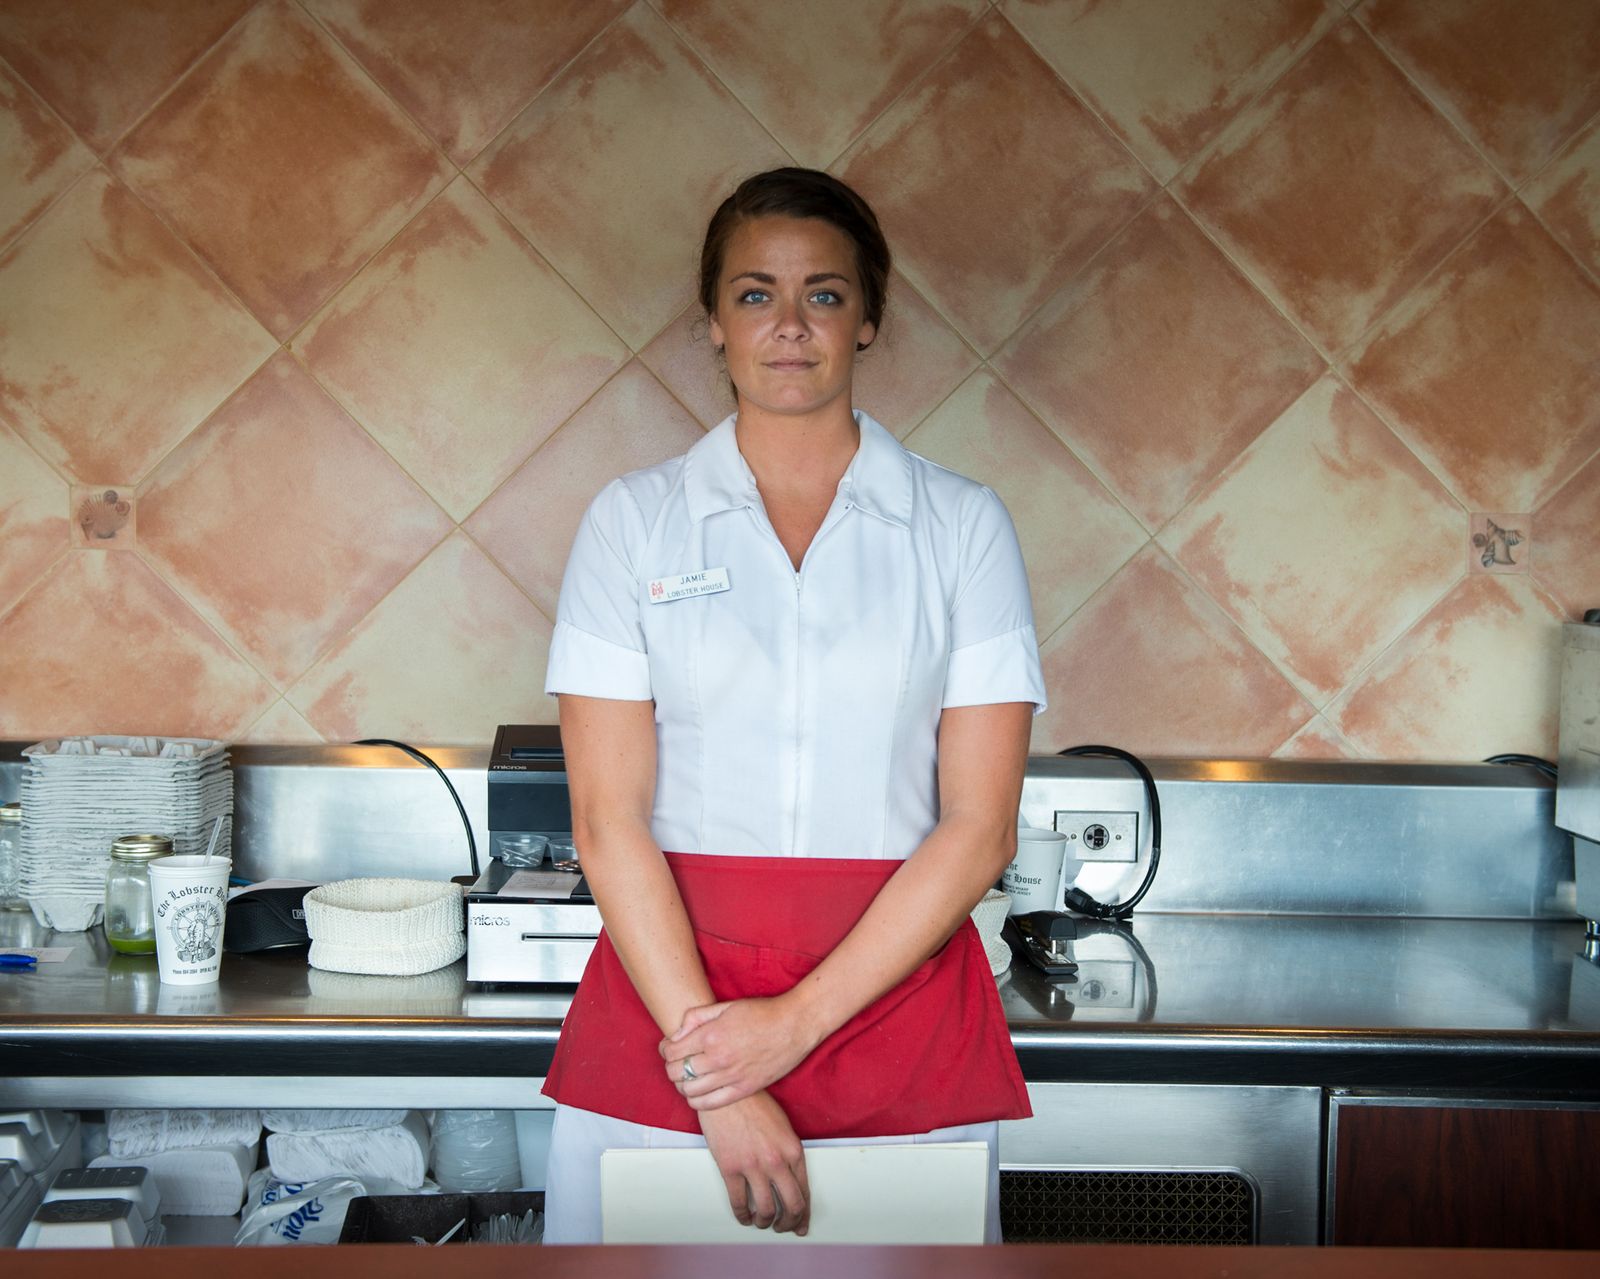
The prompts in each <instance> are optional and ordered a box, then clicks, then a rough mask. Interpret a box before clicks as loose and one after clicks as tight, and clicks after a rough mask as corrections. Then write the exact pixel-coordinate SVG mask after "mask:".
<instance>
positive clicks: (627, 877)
mask: <svg viewBox="0 0 1600 1279" xmlns="http://www.w3.org/2000/svg"><path fill="white" fill-rule="evenodd" d="M574 825H575V826H577V827H579V829H577V830H574V832H573V835H574V839H575V840H576V842H577V844H578V848H579V850H580V853H581V855H582V858H583V873H584V877H585V878H586V879H587V880H588V881H589V889H590V891H591V892H592V893H593V894H594V899H595V903H596V905H598V906H599V907H600V918H601V919H602V920H603V921H604V923H605V928H606V934H607V935H608V936H609V937H610V938H611V944H612V946H613V947H615V949H616V952H617V956H618V958H619V959H621V960H622V966H623V968H624V969H625V970H626V971H627V974H628V978H629V980H630V981H632V982H633V987H634V989H635V990H637V991H638V992H639V997H640V998H641V999H642V1000H644V1005H645V1007H646V1008H648V1009H649V1010H650V1015H651V1016H652V1017H653V1018H655V1021H656V1024H657V1025H658V1026H660V1027H661V1029H662V1030H663V1031H664V1032H666V1031H671V1030H674V1029H676V1028H677V1027H678V1026H679V1025H680V1024H681V1023H682V1021H683V1015H684V1013H685V1012H687V1011H688V1010H689V1009H690V1008H694V1007H696V1006H698V1005H701V1004H706V1003H709V1002H710V1001H711V998H712V994H711V986H710V983H708V982H707V981H706V974H705V968H704V966H703V965H702V964H701V962H700V952H699V951H698V950H697V949H696V947H695V942H694V930H693V929H692V928H691V927H690V924H689V915H688V912H687V911H686V910H685V909H684V905H683V898H682V897H681V896H679V894H678V886H677V883H676V882H675V881H674V880H673V878H672V871H671V870H670V869H669V868H668V866H667V862H666V859H665V858H664V857H663V856H662V854H661V850H660V849H659V848H657V847H656V843H655V840H654V839H653V838H652V837H651V834H650V831H649V828H648V827H646V826H644V825H643V824H642V823H639V822H637V821H600V822H587V823H585V822H581V821H578V820H575V821H574Z"/></svg>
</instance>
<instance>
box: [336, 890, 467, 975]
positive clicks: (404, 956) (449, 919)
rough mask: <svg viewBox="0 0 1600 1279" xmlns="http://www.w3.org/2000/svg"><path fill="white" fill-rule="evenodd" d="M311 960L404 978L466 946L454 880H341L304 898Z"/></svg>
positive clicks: (341, 969) (428, 969) (442, 961)
mask: <svg viewBox="0 0 1600 1279" xmlns="http://www.w3.org/2000/svg"><path fill="white" fill-rule="evenodd" d="M305 910H306V931H307V932H308V933H310V934H311V955H310V960H311V966H312V967H313V968H323V969H328V970H330V971H332V972H338V973H376V974H381V975H384V976H389V977H409V976H414V975H416V974H417V973H431V972H432V971H433V970H434V969H436V968H443V967H444V966H445V965H446V964H453V963H454V962H455V961H456V960H458V959H460V958H461V956H462V955H464V954H465V953H466V950H467V939H466V936H465V934H464V932H463V930H464V928H465V926H466V906H465V903H464V902H463V901H462V896H461V886H460V885H459V884H453V883H450V882H449V881H448V880H447V881H444V882H439V881H436V880H428V879H345V880H340V881H339V882H338V883H334V884H323V885H322V886H321V887H320V888H313V889H312V890H311V891H310V892H309V893H307V894H306V897H305Z"/></svg>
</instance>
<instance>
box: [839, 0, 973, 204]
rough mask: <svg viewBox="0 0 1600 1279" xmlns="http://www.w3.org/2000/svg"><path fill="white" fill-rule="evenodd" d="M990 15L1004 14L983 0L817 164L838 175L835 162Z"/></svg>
mask: <svg viewBox="0 0 1600 1279" xmlns="http://www.w3.org/2000/svg"><path fill="white" fill-rule="evenodd" d="M991 15H1000V16H1002V17H1003V16H1004V15H1003V14H1000V10H999V7H998V6H997V5H996V4H995V3H994V0H984V3H983V4H982V5H981V6H980V7H979V10H978V12H977V13H976V14H975V15H974V16H973V17H972V18H970V19H969V20H968V21H967V23H966V25H965V26H963V27H962V28H961V29H960V31H959V32H957V34H956V35H954V36H953V37H952V38H951V39H950V41H949V42H948V43H947V44H945V45H943V46H941V47H940V48H939V49H937V50H935V51H934V52H933V53H932V54H930V55H929V56H928V61H927V64H926V65H925V66H924V67H923V68H922V70H921V71H919V72H917V73H916V74H915V75H913V76H912V77H911V78H910V79H909V80H907V81H906V82H905V84H904V85H903V86H902V87H901V89H900V92H899V93H897V94H895V95H894V96H893V97H892V98H890V99H889V101H887V102H885V103H884V104H883V108H882V110H880V111H879V112H878V113H877V114H876V115H874V116H873V117H872V118H871V119H870V120H868V121H867V122H866V123H865V124H863V125H862V126H861V127H860V128H859V129H857V130H856V131H855V133H853V134H852V135H851V136H850V138H849V139H848V140H847V141H846V142H845V144H844V145H843V146H842V147H840V148H839V150H838V152H837V154H835V155H834V157H833V158H832V159H831V160H827V161H825V162H824V163H822V164H819V165H817V166H816V167H817V168H819V169H821V170H823V171H824V172H826V173H832V174H834V176H835V177H837V176H838V174H837V173H835V171H834V170H835V166H837V165H838V164H839V162H840V161H841V160H843V159H844V157H845V156H846V155H848V154H849V153H850V152H851V151H852V150H853V149H854V148H855V147H856V146H857V145H858V144H859V143H860V142H861V141H862V140H863V139H864V138H865V137H866V136H867V134H869V133H871V132H872V130H873V129H874V128H875V127H876V126H877V125H878V123H879V122H880V121H881V120H883V118H884V117H885V116H887V115H888V114H889V113H890V112H892V111H893V110H894V109H895V108H896V107H897V106H899V105H900V103H901V102H903V101H904V100H905V99H906V98H907V97H909V96H910V95H911V94H912V93H913V92H915V91H916V89H917V87H918V86H919V85H921V84H922V82H923V81H925V80H926V79H928V77H929V76H931V75H932V74H933V72H934V70H935V69H936V68H938V67H940V66H942V65H943V64H944V63H945V62H946V61H948V60H949V59H950V57H951V56H952V55H953V54H954V53H955V51H956V50H957V49H959V48H960V47H961V46H962V45H963V44H965V43H966V42H967V38H968V37H969V36H970V35H971V34H972V33H973V32H974V31H976V30H977V29H978V28H979V27H981V26H982V25H983V24H984V22H985V21H986V20H987V19H988V18H989V17H990V16H991Z"/></svg>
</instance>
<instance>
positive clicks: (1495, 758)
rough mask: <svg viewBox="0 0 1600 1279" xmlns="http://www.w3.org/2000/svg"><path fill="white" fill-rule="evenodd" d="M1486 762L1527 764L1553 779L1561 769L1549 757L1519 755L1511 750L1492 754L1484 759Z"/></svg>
mask: <svg viewBox="0 0 1600 1279" xmlns="http://www.w3.org/2000/svg"><path fill="white" fill-rule="evenodd" d="M1483 762H1484V763H1485V764H1526V765H1527V766H1528V767H1529V768H1536V769H1538V770H1539V771H1540V772H1541V773H1543V774H1544V775H1545V776H1546V777H1548V778H1550V779H1551V780H1552V781H1553V780H1555V778H1556V776H1557V775H1558V774H1559V772H1560V770H1559V769H1558V768H1557V767H1556V766H1555V765H1554V764H1552V763H1551V762H1550V761H1549V760H1547V759H1540V758H1539V757H1538V756H1537V755H1519V754H1517V753H1516V752H1515V751H1510V752H1508V753H1506V754H1504V755H1491V756H1489V758H1488V759H1486V760H1484V761H1483Z"/></svg>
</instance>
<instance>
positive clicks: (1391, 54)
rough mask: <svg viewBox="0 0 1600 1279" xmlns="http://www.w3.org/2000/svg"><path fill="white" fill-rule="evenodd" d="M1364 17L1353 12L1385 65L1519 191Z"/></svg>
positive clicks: (1451, 109)
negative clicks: (1386, 63) (1385, 62)
mask: <svg viewBox="0 0 1600 1279" xmlns="http://www.w3.org/2000/svg"><path fill="white" fill-rule="evenodd" d="M1363 16H1364V15H1361V16H1358V15H1357V14H1356V12H1355V10H1353V9H1352V10H1351V12H1350V17H1351V21H1352V22H1353V23H1354V24H1355V26H1356V27H1357V28H1358V29H1359V30H1360V31H1361V33H1362V34H1363V35H1365V36H1366V37H1367V39H1368V40H1370V41H1371V42H1372V47H1373V48H1375V49H1376V50H1377V51H1378V52H1379V53H1381V54H1382V55H1383V57H1384V59H1385V61H1387V62H1388V63H1389V65H1390V66H1391V67H1393V68H1394V70H1395V72H1396V73H1397V74H1398V75H1399V76H1400V78H1401V79H1403V80H1404V81H1405V82H1406V84H1408V85H1409V86H1410V87H1411V89H1412V90H1413V91H1414V92H1415V93H1416V94H1417V95H1418V96H1419V97H1421V98H1422V100H1423V101H1424V102H1426V103H1427V104H1428V106H1430V107H1431V108H1432V109H1433V111H1434V114H1436V115H1437V116H1438V117H1439V118H1440V119H1442V120H1443V121H1444V122H1445V123H1446V124H1447V125H1449V126H1450V128H1451V129H1452V130H1453V131H1454V132H1455V134H1456V135H1457V136H1458V137H1459V138H1460V139H1461V141H1463V142H1464V143H1466V145H1467V146H1468V147H1469V148H1470V149H1471V150H1472V152H1473V153H1474V154H1475V155H1477V157H1478V158H1479V159H1480V160H1481V161H1483V163H1484V164H1486V165H1488V166H1489V168H1490V169H1491V170H1492V171H1493V173H1494V175H1495V177H1497V178H1499V179H1500V181H1501V182H1502V183H1504V184H1505V185H1506V186H1507V187H1509V188H1511V190H1513V191H1515V190H1516V189H1517V180H1516V178H1514V177H1513V176H1512V175H1511V173H1510V172H1509V171H1508V170H1506V169H1505V168H1504V167H1503V166H1502V165H1501V164H1500V162H1499V161H1498V160H1497V159H1495V158H1494V157H1493V156H1491V155H1490V154H1489V153H1488V152H1487V151H1485V150H1484V149H1483V147H1482V145H1480V143H1479V142H1478V140H1477V139H1476V138H1475V137H1473V136H1472V134H1471V133H1470V132H1469V129H1468V124H1467V121H1466V120H1465V118H1458V117H1457V115H1456V113H1455V109H1454V107H1453V106H1452V105H1451V104H1450V103H1449V102H1448V101H1447V100H1444V98H1443V94H1442V92H1441V94H1440V96H1439V98H1438V99H1436V98H1435V97H1434V95H1433V94H1432V93H1430V92H1428V90H1427V89H1426V88H1424V87H1423V85H1422V82H1421V81H1420V80H1418V79H1417V78H1416V76H1415V75H1413V74H1412V72H1411V69H1410V68H1409V67H1408V66H1406V64H1405V63H1404V62H1403V61H1402V60H1401V54H1400V51H1399V50H1398V49H1396V48H1392V47H1391V46H1390V45H1389V44H1388V43H1387V42H1385V41H1384V40H1383V39H1381V38H1380V37H1379V36H1378V35H1377V33H1376V32H1374V31H1373V30H1372V28H1371V27H1369V26H1368V25H1367V24H1366V22H1365V21H1363ZM1556 149H1557V150H1558V151H1559V150H1560V147H1557V148H1556ZM1548 158H1549V157H1546V159H1547V160H1548Z"/></svg>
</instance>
